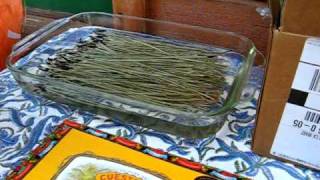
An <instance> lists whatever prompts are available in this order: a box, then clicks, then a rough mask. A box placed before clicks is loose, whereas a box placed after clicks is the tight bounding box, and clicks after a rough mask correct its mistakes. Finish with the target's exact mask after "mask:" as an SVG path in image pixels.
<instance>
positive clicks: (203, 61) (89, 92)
mask: <svg viewBox="0 0 320 180" xmlns="http://www.w3.org/2000/svg"><path fill="white" fill-rule="evenodd" d="M254 62H264V57H263V55H261V54H260V53H258V51H257V50H256V48H255V46H254V44H253V43H252V42H251V41H250V40H249V39H247V38H245V37H243V36H239V35H236V34H234V33H229V32H222V31H218V30H213V29H209V28H203V27H196V26H190V25H184V24H178V23H172V22H165V21H157V20H151V19H145V18H137V17H129V16H122V15H111V14H106V13H94V12H93V13H81V14H76V15H74V16H71V17H68V18H64V19H60V20H57V21H55V22H53V23H51V24H49V25H48V26H46V27H44V28H43V29H40V30H39V31H37V32H35V33H33V34H31V35H29V36H28V37H26V38H25V39H23V40H22V41H21V42H19V43H18V44H17V45H16V46H15V48H14V50H13V52H12V54H11V56H10V57H9V58H8V61H7V65H8V68H9V69H10V71H11V72H12V74H13V76H14V78H15V79H16V80H17V82H18V83H19V84H20V86H21V87H22V88H23V89H25V90H27V91H29V92H31V93H33V94H34V95H39V96H43V97H46V98H48V99H51V100H53V101H57V102H60V103H63V104H67V105H71V106H75V107H78V108H81V109H83V110H87V111H90V112H92V113H96V114H101V115H107V116H110V117H112V118H115V119H117V120H120V121H124V122H127V123H133V124H136V125H139V126H144V127H148V128H152V129H156V130H160V131H165V132H168V133H172V134H176V135H180V136H184V137H189V138H201V137H207V136H209V135H212V134H214V133H216V132H217V131H218V130H219V129H220V128H221V127H222V126H223V124H224V122H225V120H226V115H227V114H228V113H230V112H232V110H233V108H234V106H236V105H237V104H239V103H240V102H244V101H248V100H251V99H252V97H253V95H254V93H255V91H256V89H257V88H258V87H257V86H255V85H254V84H250V82H249V81H248V78H249V76H250V72H251V70H252V68H253V66H255V65H256V64H255V63H254Z"/></svg>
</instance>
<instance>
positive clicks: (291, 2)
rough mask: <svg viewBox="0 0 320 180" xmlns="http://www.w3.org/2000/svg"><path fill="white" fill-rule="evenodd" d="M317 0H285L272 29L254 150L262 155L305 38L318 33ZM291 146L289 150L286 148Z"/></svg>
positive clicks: (319, 6) (273, 132) (319, 4)
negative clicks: (275, 27) (275, 26)
mask: <svg viewBox="0 0 320 180" xmlns="http://www.w3.org/2000/svg"><path fill="white" fill-rule="evenodd" d="M319 12H320V1H318V0H287V1H286V4H285V7H284V10H283V12H282V17H281V26H280V28H279V29H275V30H274V34H273V41H272V48H271V53H270V57H269V63H268V68H267V75H266V79H265V86H264V90H263V92H262V98H261V103H260V109H259V112H258V118H257V124H256V129H255V133H254V137H253V146H252V148H253V151H254V152H255V153H257V154H260V155H262V156H268V157H274V156H272V155H271V154H270V151H271V147H272V144H273V142H274V138H275V135H276V132H277V128H278V125H279V123H280V120H281V117H282V113H283V110H284V107H285V104H286V102H287V101H288V98H289V95H290V91H291V86H292V82H293V79H294V76H295V73H296V70H297V66H298V63H299V61H300V58H301V53H302V51H303V48H304V44H305V41H306V39H307V38H308V37H310V36H320V26H319V23H318V22H320V13H319ZM289 150H290V149H288V151H289Z"/></svg>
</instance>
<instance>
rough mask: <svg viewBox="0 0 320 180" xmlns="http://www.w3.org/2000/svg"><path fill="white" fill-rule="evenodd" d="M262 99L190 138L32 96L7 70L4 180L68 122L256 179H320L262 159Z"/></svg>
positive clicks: (258, 73)
mask: <svg viewBox="0 0 320 180" xmlns="http://www.w3.org/2000/svg"><path fill="white" fill-rule="evenodd" d="M262 72H263V71H262V70H261V69H259V68H257V69H255V70H254V72H253V73H254V75H255V76H254V77H256V81H257V84H261V79H262V78H263V75H262V74H263V73H262ZM258 96H259V92H257V93H256V95H255V98H254V99H253V100H252V101H250V102H247V103H243V104H240V105H238V106H237V107H236V108H235V110H234V112H232V113H231V114H230V115H229V116H228V119H227V122H226V123H225V125H224V126H223V128H222V129H221V130H220V131H219V132H218V133H217V134H216V135H215V136H209V137H207V138H204V139H185V138H181V137H176V136H173V135H170V134H165V133H161V132H158V131H154V130H150V129H146V128H142V127H137V126H134V125H128V124H123V123H121V122H120V121H119V120H117V119H112V118H108V117H103V116H99V115H95V114H91V113H89V112H82V111H80V110H78V109H75V108H71V107H68V106H66V105H62V104H58V103H55V102H52V101H49V100H45V99H43V98H40V97H35V96H32V95H31V94H29V93H28V92H25V91H23V90H22V89H21V88H20V87H19V86H18V85H17V83H16V82H15V80H14V79H13V77H12V75H11V73H10V72H9V71H8V70H4V71H2V72H1V73H0V162H1V163H0V179H3V178H4V177H5V175H6V174H7V173H8V171H10V169H12V168H14V167H15V166H16V165H17V164H19V161H20V160H21V159H23V158H24V157H25V156H26V155H27V154H28V152H29V151H30V150H31V149H32V148H33V147H34V146H35V145H37V143H38V142H39V141H40V140H41V139H42V138H44V137H45V136H46V135H47V134H49V133H50V132H51V131H52V130H53V129H54V127H55V126H56V125H58V124H60V123H61V122H62V121H63V120H64V119H66V118H68V119H71V120H74V121H76V122H78V123H83V124H86V125H87V126H89V127H92V128H96V129H99V130H102V131H104V132H108V133H111V134H117V135H120V136H123V137H126V138H128V139H131V140H133V141H135V142H138V143H141V144H143V145H146V146H150V147H153V148H158V149H161V150H164V151H166V152H169V153H171V154H173V155H177V156H181V157H184V158H187V159H190V160H193V161H196V162H201V163H203V164H206V165H209V166H213V167H216V168H219V169H221V170H226V171H229V172H232V173H237V174H240V175H242V176H246V177H250V178H254V179H320V172H316V171H312V170H310V169H306V168H299V167H295V166H293V165H291V164H287V163H282V162H280V161H277V160H273V159H268V158H265V157H260V156H258V155H256V154H254V153H253V152H252V151H251V150H250V145H251V141H252V132H253V129H254V126H255V117H256V107H257V98H258Z"/></svg>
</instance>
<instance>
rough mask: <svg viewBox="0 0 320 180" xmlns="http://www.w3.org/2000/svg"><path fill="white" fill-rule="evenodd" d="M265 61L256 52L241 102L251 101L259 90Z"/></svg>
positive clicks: (262, 79)
mask: <svg viewBox="0 0 320 180" xmlns="http://www.w3.org/2000/svg"><path fill="white" fill-rule="evenodd" d="M266 63H267V61H266V59H265V58H264V55H263V54H262V53H261V52H260V51H258V50H257V55H256V59H255V64H256V65H255V66H253V67H252V69H251V71H250V75H249V77H248V81H247V84H246V86H245V87H244V88H243V90H242V95H241V97H240V101H241V102H248V101H251V100H252V99H253V98H254V97H255V95H256V93H257V92H258V91H260V90H261V88H262V86H263V82H264V75H265V71H266Z"/></svg>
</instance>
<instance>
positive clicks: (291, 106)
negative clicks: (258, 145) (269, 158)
mask: <svg viewBox="0 0 320 180" xmlns="http://www.w3.org/2000/svg"><path fill="white" fill-rule="evenodd" d="M319 152H320V39H316V38H309V39H308V40H307V41H306V43H305V46H304V49H303V53H302V55H301V59H300V63H299V65H298V68H297V71H296V75H295V78H294V81H293V84H292V90H291V94H290V97H289V100H288V102H287V103H286V106H285V109H284V111H283V114H282V118H281V121H280V124H279V127H278V130H277V133H276V136H275V139H274V142H273V144H272V148H271V152H270V153H271V154H272V155H274V156H277V157H281V158H284V159H288V160H291V161H294V162H297V163H300V164H303V165H306V166H309V167H313V168H316V169H320V156H319Z"/></svg>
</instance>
